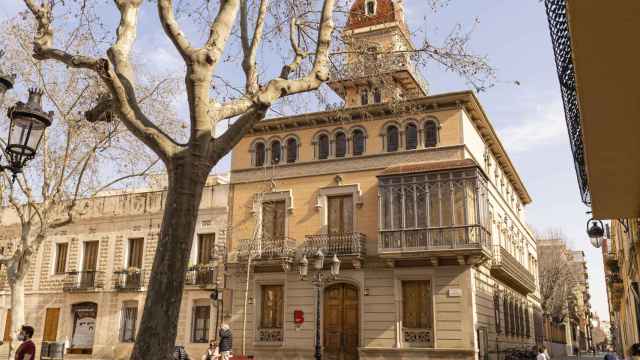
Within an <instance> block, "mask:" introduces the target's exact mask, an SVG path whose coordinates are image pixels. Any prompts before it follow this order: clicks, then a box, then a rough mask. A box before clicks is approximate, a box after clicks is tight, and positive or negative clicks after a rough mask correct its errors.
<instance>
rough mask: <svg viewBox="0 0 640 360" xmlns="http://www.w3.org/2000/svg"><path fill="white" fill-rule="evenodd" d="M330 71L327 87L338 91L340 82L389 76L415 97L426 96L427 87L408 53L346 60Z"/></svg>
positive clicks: (373, 55) (372, 55)
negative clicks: (348, 61)
mask: <svg viewBox="0 0 640 360" xmlns="http://www.w3.org/2000/svg"><path fill="white" fill-rule="evenodd" d="M340 60H341V61H344V62H343V63H342V64H339V65H337V66H336V67H334V68H333V69H332V71H331V81H330V82H329V86H330V87H332V88H334V87H335V88H336V89H338V88H339V87H340V85H339V83H340V82H342V81H352V80H358V79H366V78H371V77H375V78H379V77H381V76H383V75H387V74H388V75H390V76H392V77H393V78H394V79H396V80H397V81H398V82H399V83H401V84H402V86H403V87H405V88H406V89H407V90H409V91H410V92H411V93H412V94H414V95H416V96H424V95H426V94H427V92H428V89H429V85H428V83H427V81H426V80H425V79H424V78H423V77H422V75H421V74H420V71H419V70H418V68H417V67H416V65H415V62H414V61H413V60H412V59H411V56H410V54H409V53H396V54H377V55H375V54H371V55H370V56H365V58H364V59H363V60H361V61H354V62H350V63H347V62H346V59H345V60H342V59H340Z"/></svg>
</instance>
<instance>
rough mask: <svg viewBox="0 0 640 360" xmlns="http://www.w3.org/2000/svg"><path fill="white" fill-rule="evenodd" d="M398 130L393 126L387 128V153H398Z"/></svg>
mask: <svg viewBox="0 0 640 360" xmlns="http://www.w3.org/2000/svg"><path fill="white" fill-rule="evenodd" d="M399 140H400V139H399V137H398V128H397V127H396V126H395V125H391V126H389V127H387V151H389V152H393V151H398V143H399Z"/></svg>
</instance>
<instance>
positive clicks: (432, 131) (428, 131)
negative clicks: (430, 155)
mask: <svg viewBox="0 0 640 360" xmlns="http://www.w3.org/2000/svg"><path fill="white" fill-rule="evenodd" d="M436 145H438V124H437V123H436V122H435V121H433V120H429V121H427V123H426V124H424V146H425V147H435V146H436Z"/></svg>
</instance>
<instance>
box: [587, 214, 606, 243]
mask: <svg viewBox="0 0 640 360" xmlns="http://www.w3.org/2000/svg"><path fill="white" fill-rule="evenodd" d="M587 235H589V240H590V241H591V245H593V247H595V248H596V249H598V248H600V247H601V246H602V240H603V238H604V225H603V224H602V221H601V220H596V219H593V218H591V219H589V221H587Z"/></svg>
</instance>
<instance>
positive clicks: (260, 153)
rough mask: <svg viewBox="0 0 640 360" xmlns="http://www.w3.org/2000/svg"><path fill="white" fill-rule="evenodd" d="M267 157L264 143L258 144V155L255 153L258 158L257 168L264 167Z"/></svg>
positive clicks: (256, 161)
mask: <svg viewBox="0 0 640 360" xmlns="http://www.w3.org/2000/svg"><path fill="white" fill-rule="evenodd" d="M265 155H266V153H265V147H264V143H261V142H259V143H257V144H256V153H255V157H256V160H255V165H256V166H264V158H265V157H266V156H265Z"/></svg>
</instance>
